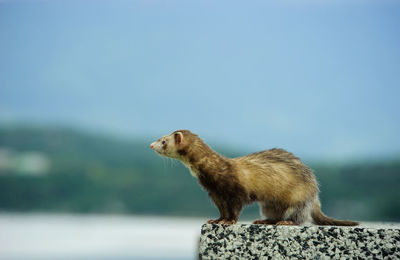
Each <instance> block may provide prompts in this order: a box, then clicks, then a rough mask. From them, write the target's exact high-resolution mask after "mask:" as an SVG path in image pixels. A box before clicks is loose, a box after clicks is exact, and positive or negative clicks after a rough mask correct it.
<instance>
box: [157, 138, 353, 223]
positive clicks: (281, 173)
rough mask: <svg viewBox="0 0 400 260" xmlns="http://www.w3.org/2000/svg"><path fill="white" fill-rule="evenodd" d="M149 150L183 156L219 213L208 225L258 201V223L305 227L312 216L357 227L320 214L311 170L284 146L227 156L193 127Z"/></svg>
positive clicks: (231, 219)
mask: <svg viewBox="0 0 400 260" xmlns="http://www.w3.org/2000/svg"><path fill="white" fill-rule="evenodd" d="M150 148H151V149H153V150H154V151H156V152H157V153H158V154H160V155H162V156H166V157H170V158H174V159H178V160H180V161H181V162H182V163H183V164H184V165H185V166H186V167H187V168H189V170H190V172H191V174H192V175H193V176H194V177H195V178H196V179H197V180H198V182H199V183H200V185H201V186H203V188H204V189H205V190H207V191H208V194H209V196H210V197H211V199H212V200H213V202H214V203H215V205H216V206H217V208H218V210H219V212H220V217H219V218H218V219H212V220H208V221H207V223H211V224H223V225H231V224H235V223H236V222H237V221H238V219H239V215H240V212H241V210H242V208H243V206H244V205H246V204H250V203H253V202H258V203H259V205H260V213H261V215H263V216H264V217H265V218H264V219H259V220H256V221H254V222H253V223H254V224H269V225H301V224H303V223H304V222H306V221H307V222H308V221H310V220H312V222H313V223H314V224H316V225H335V226H355V225H358V223H357V222H354V221H349V220H337V219H333V218H330V217H328V216H326V215H324V214H323V213H322V211H321V204H320V201H319V198H318V192H319V189H318V183H317V180H316V179H315V177H314V174H313V172H312V170H311V169H310V168H308V167H307V166H306V165H304V164H303V163H302V162H301V161H300V159H299V158H297V157H296V156H294V155H293V154H292V153H290V152H287V151H285V150H283V149H277V148H274V149H270V150H266V151H261V152H256V153H252V154H248V155H246V156H242V157H237V158H227V157H224V156H222V155H220V154H218V153H217V152H215V151H214V150H213V149H211V148H210V147H209V146H208V145H207V144H206V143H205V142H203V140H201V139H200V138H199V137H198V136H197V135H196V134H193V133H192V132H190V131H189V130H177V131H175V132H173V133H172V134H170V135H166V136H164V137H161V138H160V139H159V140H157V141H155V142H153V143H152V144H151V145H150Z"/></svg>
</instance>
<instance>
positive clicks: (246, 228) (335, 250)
mask: <svg viewBox="0 0 400 260" xmlns="http://www.w3.org/2000/svg"><path fill="white" fill-rule="evenodd" d="M199 259H400V228H399V225H380V226H379V225H361V226H358V227H334V226H270V225H251V224H238V225H231V226H222V225H214V224H205V225H203V227H202V229H201V236H200V244H199Z"/></svg>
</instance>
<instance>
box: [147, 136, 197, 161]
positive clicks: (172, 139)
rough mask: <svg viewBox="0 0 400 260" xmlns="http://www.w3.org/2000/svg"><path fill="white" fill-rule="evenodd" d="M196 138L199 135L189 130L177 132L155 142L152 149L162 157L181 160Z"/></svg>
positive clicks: (151, 146)
mask: <svg viewBox="0 0 400 260" xmlns="http://www.w3.org/2000/svg"><path fill="white" fill-rule="evenodd" d="M195 137H197V135H195V134H193V133H192V132H190V131H189V130H177V131H175V132H173V133H172V134H170V135H166V136H163V137H161V138H160V139H158V140H157V141H155V142H153V143H152V144H151V145H150V148H151V149H153V150H154V151H156V152H157V153H158V154H160V155H162V156H166V157H170V158H175V159H179V158H181V157H182V156H183V155H184V154H185V153H186V152H187V148H188V147H189V145H190V143H191V141H192V140H193V138H195Z"/></svg>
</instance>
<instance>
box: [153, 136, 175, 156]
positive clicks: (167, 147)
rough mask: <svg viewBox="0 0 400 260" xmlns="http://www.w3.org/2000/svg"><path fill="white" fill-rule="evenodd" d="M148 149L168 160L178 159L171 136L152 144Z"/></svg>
mask: <svg viewBox="0 0 400 260" xmlns="http://www.w3.org/2000/svg"><path fill="white" fill-rule="evenodd" d="M150 148H151V149H153V150H154V151H156V152H157V153H158V154H160V155H162V156H166V157H170V158H178V154H177V152H176V147H175V140H174V136H173V135H166V136H163V137H161V138H160V139H158V140H157V141H155V142H153V143H152V144H151V145H150Z"/></svg>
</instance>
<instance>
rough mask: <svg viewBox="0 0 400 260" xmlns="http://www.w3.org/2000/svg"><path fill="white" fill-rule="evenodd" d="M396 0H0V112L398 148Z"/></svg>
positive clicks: (109, 125)
mask: <svg viewBox="0 0 400 260" xmlns="http://www.w3.org/2000/svg"><path fill="white" fill-rule="evenodd" d="M399 17H400V2H398V1H323V2H322V1H275V2H272V1H271V2H268V1H251V2H250V1H183V0H176V1H121V0H117V1H57V0H52V1H45V0H43V1H34V0H30V1H4V0H3V1H0V120H1V121H5V122H10V121H11V122H40V123H50V124H53V123H57V124H64V125H72V126H76V127H80V128H87V129H90V130H93V131H101V132H108V133H113V134H119V135H124V136H131V137H140V138H145V139H146V140H149V141H151V140H152V139H154V138H158V137H159V136H160V135H164V134H167V133H169V132H171V131H173V130H176V129H180V128H186V129H190V130H192V131H193V132H196V133H198V134H200V136H201V137H203V138H204V139H206V141H208V142H211V143H219V144H222V145H228V146H230V147H232V148H235V149H243V150H246V151H252V150H254V151H255V150H262V149H266V148H271V147H283V148H286V149H287V150H290V151H293V152H294V153H296V154H297V155H299V156H301V157H305V158H311V159H354V158H366V157H368V158H371V157H374V156H377V157H386V156H393V155H398V154H400V140H399V134H398V133H399V132H400V105H399V97H400V86H399V82H400V47H399V46H400V18H399Z"/></svg>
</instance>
